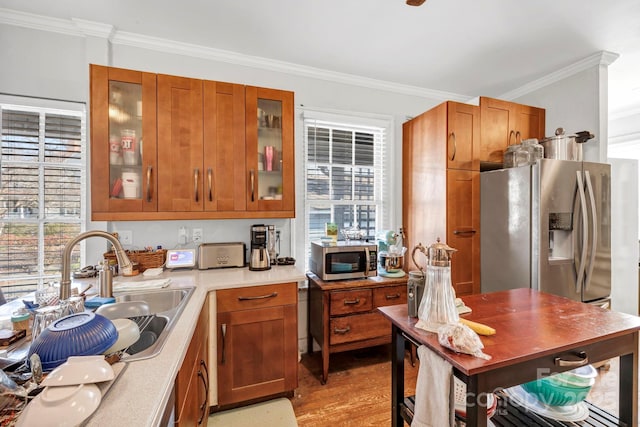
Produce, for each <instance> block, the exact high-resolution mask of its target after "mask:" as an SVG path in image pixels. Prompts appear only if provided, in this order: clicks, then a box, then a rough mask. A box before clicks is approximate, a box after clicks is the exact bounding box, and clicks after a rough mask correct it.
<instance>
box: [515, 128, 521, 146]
mask: <svg viewBox="0 0 640 427" xmlns="http://www.w3.org/2000/svg"><path fill="white" fill-rule="evenodd" d="M521 143H522V135H520V131H519V130H518V131H516V144H521Z"/></svg>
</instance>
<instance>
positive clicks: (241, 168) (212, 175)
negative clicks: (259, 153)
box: [203, 81, 247, 212]
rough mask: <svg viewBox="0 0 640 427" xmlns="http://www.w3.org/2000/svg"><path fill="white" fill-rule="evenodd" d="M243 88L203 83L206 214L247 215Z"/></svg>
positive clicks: (234, 85)
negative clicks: (244, 213)
mask: <svg viewBox="0 0 640 427" xmlns="http://www.w3.org/2000/svg"><path fill="white" fill-rule="evenodd" d="M244 110H245V94H244V86H243V85H237V84H231V83H221V82H213V81H205V82H204V153H203V158H204V167H203V173H204V210H205V211H210V212H211V211H217V212H225V211H226V212H244V211H246V208H247V200H246V193H245V188H246V182H247V179H246V176H245V170H246V149H245V111H244Z"/></svg>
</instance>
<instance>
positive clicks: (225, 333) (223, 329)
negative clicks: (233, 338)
mask: <svg viewBox="0 0 640 427" xmlns="http://www.w3.org/2000/svg"><path fill="white" fill-rule="evenodd" d="M220 328H221V329H222V349H221V350H222V355H221V356H220V364H221V365H224V362H225V360H224V341H225V339H226V338H227V324H226V323H223V324H222V325H220Z"/></svg>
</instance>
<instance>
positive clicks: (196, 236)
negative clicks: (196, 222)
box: [191, 228, 202, 243]
mask: <svg viewBox="0 0 640 427" xmlns="http://www.w3.org/2000/svg"><path fill="white" fill-rule="evenodd" d="M191 238H192V239H193V242H194V243H200V242H202V228H194V229H193V230H192V231H191Z"/></svg>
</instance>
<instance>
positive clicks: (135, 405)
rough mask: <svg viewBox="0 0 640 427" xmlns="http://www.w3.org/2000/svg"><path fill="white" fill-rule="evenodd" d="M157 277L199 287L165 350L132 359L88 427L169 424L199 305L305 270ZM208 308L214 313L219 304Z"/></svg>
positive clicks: (294, 278) (298, 276)
mask: <svg viewBox="0 0 640 427" xmlns="http://www.w3.org/2000/svg"><path fill="white" fill-rule="evenodd" d="M159 278H169V279H171V285H170V286H169V287H170V288H174V289H178V288H184V287H195V291H194V292H193V294H192V295H191V298H190V299H189V301H188V303H187V305H186V306H185V308H184V310H183V312H182V314H181V316H180V317H179V318H178V319H177V320H176V323H175V324H174V326H173V329H172V330H171V332H170V334H169V336H168V338H167V340H166V341H165V343H164V347H163V348H162V351H161V352H160V353H159V354H158V355H157V356H155V357H153V358H150V359H145V360H138V361H132V362H128V363H127V366H126V367H125V369H124V371H123V372H122V374H121V375H120V376H119V377H118V378H117V379H116V381H115V382H114V384H113V385H112V386H111V388H110V389H109V390H108V392H107V393H106V395H105V396H104V397H103V400H102V402H101V404H100V407H99V408H98V409H97V411H96V412H95V413H94V414H93V415H92V416H91V417H90V418H89V419H88V420H87V422H86V423H85V424H83V425H84V426H87V427H90V426H136V427H145V426H148V427H155V426H163V425H165V423H166V422H167V420H168V418H167V416H168V415H170V413H171V411H172V409H173V406H172V405H173V404H174V402H173V392H174V382H175V379H176V375H177V374H178V371H179V369H180V367H181V365H182V362H183V360H184V359H185V355H186V353H187V349H188V347H189V343H190V341H191V338H192V336H193V333H194V331H195V329H196V324H197V321H198V316H199V314H200V310H201V308H202V307H203V305H204V303H205V300H206V299H207V298H209V301H210V302H211V300H212V299H211V298H210V295H209V294H210V292H211V291H217V290H221V289H229V288H242V287H249V286H261V285H269V284H276V283H284V282H300V281H303V280H305V276H304V272H303V271H301V270H300V269H298V268H296V267H295V266H275V267H273V268H272V269H271V270H267V271H259V272H256V271H249V270H248V269H247V268H234V269H221V270H203V271H200V270H175V271H165V272H164V273H162V275H161V276H155V277H154V278H153V279H159ZM145 279H147V278H144V277H142V276H137V277H134V278H130V279H129V278H127V279H126V280H128V281H129V280H130V281H131V282H136V281H143V280H145ZM116 280H118V281H120V280H123V278H122V277H117V278H116ZM85 283H86V281H85ZM94 286H95V285H94ZM82 287H84V286H82ZM213 300H214V301H215V299H213ZM209 309H210V310H212V311H213V312H215V307H209ZM209 323H210V325H209V328H212V327H213V328H214V330H215V316H210V318H209ZM210 345H211V344H210ZM210 375H211V377H212V378H213V379H215V367H214V369H212V370H211V371H210ZM211 387H212V388H215V387H217V383H216V381H215V380H212V381H211ZM212 404H213V403H212Z"/></svg>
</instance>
